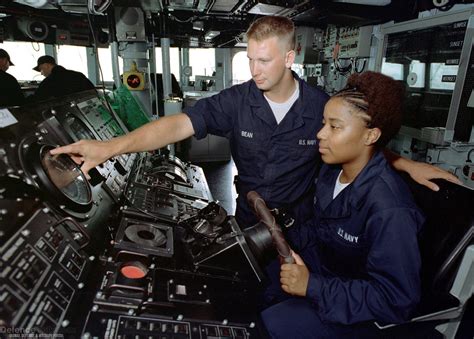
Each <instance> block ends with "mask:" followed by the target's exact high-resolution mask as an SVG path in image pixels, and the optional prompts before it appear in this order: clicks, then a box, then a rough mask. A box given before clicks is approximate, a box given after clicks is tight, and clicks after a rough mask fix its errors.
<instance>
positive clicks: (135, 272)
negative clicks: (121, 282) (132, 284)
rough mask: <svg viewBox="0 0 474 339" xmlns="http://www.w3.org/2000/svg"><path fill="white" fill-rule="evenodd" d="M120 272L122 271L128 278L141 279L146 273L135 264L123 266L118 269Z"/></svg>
mask: <svg viewBox="0 0 474 339" xmlns="http://www.w3.org/2000/svg"><path fill="white" fill-rule="evenodd" d="M120 273H122V275H123V276H124V277H125V278H129V279H141V278H144V277H145V275H146V272H145V271H144V270H143V269H142V268H140V267H137V266H124V267H122V268H121V269H120Z"/></svg>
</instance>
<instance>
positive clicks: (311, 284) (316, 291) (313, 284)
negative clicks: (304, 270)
mask: <svg viewBox="0 0 474 339" xmlns="http://www.w3.org/2000/svg"><path fill="white" fill-rule="evenodd" d="M322 283H323V282H322V279H321V277H319V276H316V275H315V274H310V276H309V280H308V287H307V288H306V297H307V298H308V299H310V300H311V302H312V303H314V304H317V305H320V304H321V303H320V302H319V301H320V300H319V298H320V296H321V287H322Z"/></svg>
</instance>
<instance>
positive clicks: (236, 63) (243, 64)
mask: <svg viewBox="0 0 474 339" xmlns="http://www.w3.org/2000/svg"><path fill="white" fill-rule="evenodd" d="M251 78H252V75H251V74H250V67H249V59H248V58H247V52H246V51H242V52H237V53H236V54H235V55H234V58H233V59H232V84H234V85H235V84H240V83H242V82H245V81H247V80H250V79H251Z"/></svg>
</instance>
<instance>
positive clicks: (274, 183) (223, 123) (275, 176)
mask: <svg viewBox="0 0 474 339" xmlns="http://www.w3.org/2000/svg"><path fill="white" fill-rule="evenodd" d="M293 75H294V77H295V78H296V79H297V80H298V83H299V89H300V96H299V98H298V100H297V101H296V102H295V103H294V105H293V106H292V107H291V109H290V111H289V112H288V113H287V114H286V116H285V118H284V119H283V120H282V121H281V122H280V123H279V124H277V122H276V119H275V116H274V115H273V112H272V110H271V108H270V106H269V104H268V102H267V101H266V100H265V98H264V96H263V93H262V91H261V90H259V89H258V88H257V86H256V85H255V83H254V81H253V80H250V81H247V82H245V83H243V84H240V85H236V86H232V87H230V88H228V89H225V90H223V91H221V92H220V93H219V94H217V95H214V96H212V97H209V98H203V99H201V100H199V101H198V102H197V103H196V105H195V106H193V107H188V108H186V109H185V110H184V111H185V113H186V114H187V115H188V116H189V118H190V119H191V122H192V125H193V128H194V132H195V137H196V138H198V139H202V138H204V137H205V136H206V135H207V134H208V133H210V134H214V135H218V136H222V137H226V138H227V139H229V141H230V147H231V152H232V158H233V159H234V161H235V164H236V167H237V170H238V178H239V179H238V185H237V193H238V194H239V196H238V198H237V210H236V214H235V215H236V218H237V221H238V222H239V225H240V226H241V227H242V228H246V227H249V226H252V225H254V224H255V223H257V219H256V218H255V216H254V215H253V213H252V211H251V210H250V208H249V206H248V204H247V199H246V195H247V192H249V191H251V190H255V191H257V192H258V193H259V194H260V195H261V196H262V197H263V199H265V201H266V202H267V205H268V206H269V207H270V208H275V207H286V208H288V209H289V212H290V215H291V216H293V217H294V218H295V219H296V220H297V221H300V222H301V221H305V220H307V219H308V218H310V216H311V214H312V200H313V194H314V192H313V191H312V190H311V189H312V188H313V185H314V180H315V178H316V171H317V167H318V166H317V164H318V162H319V153H318V147H316V145H317V140H316V133H317V132H318V131H319V130H320V128H321V121H322V117H323V111H324V105H325V104H326V101H327V100H328V96H327V95H326V94H325V93H324V92H323V91H321V90H319V89H316V88H313V87H310V86H309V85H308V84H307V83H306V82H304V81H303V80H301V79H299V78H298V77H297V75H296V74H293Z"/></svg>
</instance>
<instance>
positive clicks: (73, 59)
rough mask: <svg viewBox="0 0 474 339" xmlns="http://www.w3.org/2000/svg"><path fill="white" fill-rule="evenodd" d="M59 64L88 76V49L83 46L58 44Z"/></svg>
mask: <svg viewBox="0 0 474 339" xmlns="http://www.w3.org/2000/svg"><path fill="white" fill-rule="evenodd" d="M57 54H58V59H57V60H56V62H57V63H58V65H61V66H63V67H64V68H67V69H70V70H73V71H77V72H81V73H82V74H84V75H85V76H87V51H86V48H85V47H82V46H66V45H59V46H57Z"/></svg>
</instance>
